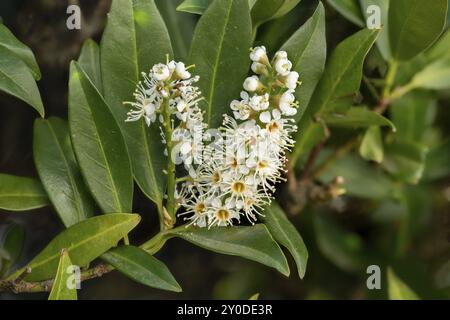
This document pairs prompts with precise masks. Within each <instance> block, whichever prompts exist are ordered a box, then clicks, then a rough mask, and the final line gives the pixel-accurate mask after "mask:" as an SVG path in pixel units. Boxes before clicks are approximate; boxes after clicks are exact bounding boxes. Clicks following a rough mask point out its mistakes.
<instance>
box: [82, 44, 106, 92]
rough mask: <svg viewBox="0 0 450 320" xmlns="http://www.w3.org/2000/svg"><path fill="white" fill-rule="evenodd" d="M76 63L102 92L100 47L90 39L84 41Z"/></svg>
mask: <svg viewBox="0 0 450 320" xmlns="http://www.w3.org/2000/svg"><path fill="white" fill-rule="evenodd" d="M78 63H79V64H80V66H81V67H82V68H83V70H84V71H85V72H86V74H87V75H88V77H89V79H91V81H92V83H93V84H94V85H95V87H96V88H97V90H98V91H99V92H100V93H103V86H102V73H101V71H100V48H99V47H98V44H97V43H96V42H95V41H93V40H92V39H87V40H85V41H84V43H83V46H82V47H81V52H80V56H79V58H78Z"/></svg>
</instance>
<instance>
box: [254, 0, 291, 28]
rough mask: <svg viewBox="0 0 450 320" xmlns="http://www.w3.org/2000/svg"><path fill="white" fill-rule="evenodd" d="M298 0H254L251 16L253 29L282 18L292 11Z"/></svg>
mask: <svg viewBox="0 0 450 320" xmlns="http://www.w3.org/2000/svg"><path fill="white" fill-rule="evenodd" d="M299 2H300V0H256V2H255V4H254V5H253V8H252V11H251V15H252V21H253V28H257V27H258V26H260V25H261V24H263V23H264V22H267V21H269V20H273V19H276V18H279V17H282V16H284V15H285V14H286V13H288V12H289V11H291V10H292V9H294V7H295V6H296V5H297V4H298V3H299Z"/></svg>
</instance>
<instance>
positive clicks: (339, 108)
mask: <svg viewBox="0 0 450 320" xmlns="http://www.w3.org/2000/svg"><path fill="white" fill-rule="evenodd" d="M377 34H378V31H376V30H368V29H365V30H361V31H359V32H358V33H356V34H354V35H352V36H350V37H349V38H347V39H346V40H344V41H343V42H342V43H340V44H339V45H338V46H337V47H336V49H335V50H334V52H333V54H332V56H331V58H330V59H329V61H328V63H327V66H326V68H325V72H324V74H323V76H322V78H321V80H320V82H319V84H318V85H317V88H316V90H315V91H314V94H313V96H312V98H311V102H310V103H309V105H308V107H307V109H306V111H305V113H304V115H303V117H302V119H301V120H300V122H299V128H301V130H300V131H299V134H298V136H297V139H296V140H297V143H296V145H295V147H294V152H293V154H292V157H291V161H292V162H293V163H294V164H295V162H296V161H297V160H298V158H299V156H300V155H301V154H303V153H307V152H308V151H309V150H310V149H311V148H312V147H313V146H314V145H315V144H316V143H318V142H319V141H320V140H321V139H322V138H323V128H322V126H321V125H320V124H318V123H316V122H315V121H314V117H315V116H316V115H318V114H319V115H320V114H321V113H330V112H340V113H342V112H345V111H346V110H347V109H348V108H350V107H351V105H352V102H353V99H354V96H355V95H356V93H357V91H358V89H359V87H360V83H361V79H362V68H363V62H364V59H365V57H366V55H367V53H368V52H369V49H370V48H371V47H372V45H373V43H374V42H375V40H376V37H377Z"/></svg>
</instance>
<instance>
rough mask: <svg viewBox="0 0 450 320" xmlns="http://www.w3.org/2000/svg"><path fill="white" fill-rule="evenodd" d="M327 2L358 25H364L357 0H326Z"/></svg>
mask: <svg viewBox="0 0 450 320" xmlns="http://www.w3.org/2000/svg"><path fill="white" fill-rule="evenodd" d="M328 3H329V4H330V5H331V6H332V7H333V8H334V9H336V11H337V12H339V13H340V14H342V15H343V16H344V17H345V18H346V19H347V20H349V21H350V22H353V23H354V24H356V25H357V26H359V27H363V26H365V25H366V24H365V22H364V18H363V15H362V14H361V10H360V7H359V3H358V0H328Z"/></svg>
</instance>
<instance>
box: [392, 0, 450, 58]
mask: <svg viewBox="0 0 450 320" xmlns="http://www.w3.org/2000/svg"><path fill="white" fill-rule="evenodd" d="M447 6H448V2H447V0H434V1H423V0H395V1H391V3H390V7H389V40H390V44H391V50H392V56H393V57H394V58H395V59H397V60H409V59H412V58H413V57H415V56H416V55H418V54H419V53H421V52H422V51H424V50H426V49H427V48H428V47H429V46H430V45H431V44H432V43H433V42H434V41H436V39H437V38H438V37H439V35H440V34H441V33H442V31H443V30H444V26H445V24H446V20H447Z"/></svg>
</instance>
